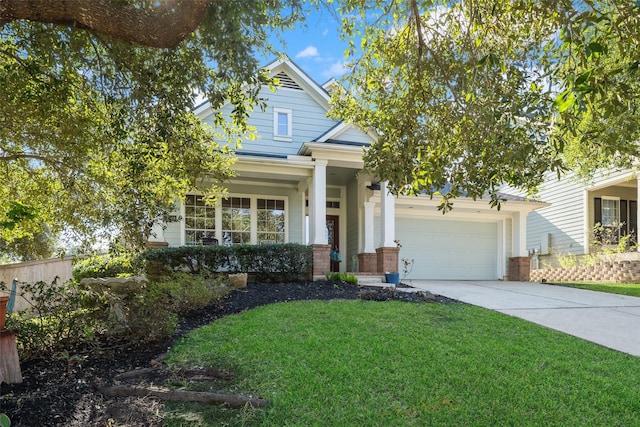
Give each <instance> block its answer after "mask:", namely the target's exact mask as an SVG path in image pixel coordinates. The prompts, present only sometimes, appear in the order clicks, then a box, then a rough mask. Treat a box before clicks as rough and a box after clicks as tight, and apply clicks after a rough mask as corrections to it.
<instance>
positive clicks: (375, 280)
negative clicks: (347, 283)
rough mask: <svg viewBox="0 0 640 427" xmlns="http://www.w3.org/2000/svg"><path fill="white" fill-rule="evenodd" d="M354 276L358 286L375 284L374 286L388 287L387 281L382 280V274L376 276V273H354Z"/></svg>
mask: <svg viewBox="0 0 640 427" xmlns="http://www.w3.org/2000/svg"><path fill="white" fill-rule="evenodd" d="M356 277H357V278H358V285H359V286H375V287H384V288H386V287H389V284H388V283H385V281H384V275H382V276H378V275H366V276H363V275H360V274H356Z"/></svg>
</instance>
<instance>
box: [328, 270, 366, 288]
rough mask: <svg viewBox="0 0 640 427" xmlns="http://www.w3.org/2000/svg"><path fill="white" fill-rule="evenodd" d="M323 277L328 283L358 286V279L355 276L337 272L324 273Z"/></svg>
mask: <svg viewBox="0 0 640 427" xmlns="http://www.w3.org/2000/svg"><path fill="white" fill-rule="evenodd" d="M324 277H325V278H326V279H327V280H329V281H337V282H343V283H351V284H352V285H357V284H358V278H357V277H356V275H355V274H348V273H339V272H326V273H325V274H324Z"/></svg>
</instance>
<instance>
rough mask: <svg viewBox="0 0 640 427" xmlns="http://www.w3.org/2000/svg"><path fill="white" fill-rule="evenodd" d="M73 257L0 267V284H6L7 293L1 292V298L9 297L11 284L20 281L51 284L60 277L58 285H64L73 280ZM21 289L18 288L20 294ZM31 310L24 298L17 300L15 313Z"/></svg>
mask: <svg viewBox="0 0 640 427" xmlns="http://www.w3.org/2000/svg"><path fill="white" fill-rule="evenodd" d="M72 262H73V257H70V256H68V257H65V258H51V259H45V260H38V261H28V262H20V263H16V264H4V265H0V282H4V284H5V285H6V287H7V291H4V292H3V291H0V296H2V295H9V290H10V289H11V282H12V281H13V279H18V282H25V283H36V282H40V281H43V282H46V283H51V282H52V281H53V279H55V278H56V277H58V283H64V282H67V281H69V280H71V264H72ZM19 292H20V289H19V288H18V293H19ZM26 308H29V303H28V302H27V301H25V300H24V299H23V298H20V297H18V298H16V301H15V306H14V309H13V311H21V310H24V309H26Z"/></svg>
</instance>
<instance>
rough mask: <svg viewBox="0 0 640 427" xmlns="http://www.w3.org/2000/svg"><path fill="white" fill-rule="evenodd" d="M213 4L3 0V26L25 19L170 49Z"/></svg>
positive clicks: (201, 0) (192, 0) (196, 0)
mask: <svg viewBox="0 0 640 427" xmlns="http://www.w3.org/2000/svg"><path fill="white" fill-rule="evenodd" d="M156 3H159V4H156ZM210 4H211V0H158V1H152V0H145V1H141V2H140V1H139V2H137V4H131V5H129V4H125V5H122V6H118V5H117V2H114V1H112V0H91V1H86V0H65V1H52V0H30V1H24V0H0V26H2V25H4V24H7V23H10V22H12V21H16V20H23V19H24V20H29V21H35V22H42V23H48V24H57V25H64V26H70V27H76V28H82V29H88V30H92V31H95V32H97V33H100V34H105V35H108V36H112V37H115V38H118V39H122V40H126V41H129V42H132V43H137V44H140V45H143V46H149V47H157V48H170V47H175V46H177V45H178V44H179V43H180V42H181V41H182V40H183V39H184V38H185V37H187V35H189V34H190V33H192V32H193V31H195V29H196V28H198V26H199V25H200V23H201V22H202V19H203V18H204V17H205V16H206V14H207V11H208V10H209V6H210Z"/></svg>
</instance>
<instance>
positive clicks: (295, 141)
mask: <svg viewBox="0 0 640 427" xmlns="http://www.w3.org/2000/svg"><path fill="white" fill-rule="evenodd" d="M260 96H261V97H263V98H267V99H268V103H267V104H268V106H267V108H266V109H265V111H264V112H263V111H261V110H259V109H257V110H255V111H254V112H253V113H251V116H250V117H249V120H248V124H249V125H250V126H254V127H255V129H256V130H255V134H256V135H258V138H257V139H256V140H254V141H243V142H242V148H241V149H239V150H238V152H240V153H242V152H246V153H264V154H271V155H273V154H274V153H277V154H279V155H296V154H298V150H300V147H301V146H302V144H304V143H305V142H309V141H314V140H315V139H316V138H318V137H319V136H320V135H322V134H324V133H325V132H326V131H327V130H329V129H331V128H332V127H333V126H335V125H336V124H337V123H338V121H336V120H333V119H329V118H328V117H327V116H326V114H327V112H326V110H325V109H324V108H323V107H322V106H321V105H319V104H318V103H317V102H316V101H315V100H314V99H313V98H311V96H309V95H308V94H307V93H306V92H304V91H301V90H295V89H287V88H280V89H278V90H277V91H276V92H272V91H271V90H270V89H268V88H263V89H262V90H261V91H260ZM274 108H285V109H290V110H291V111H292V140H291V141H278V140H274V138H273V109H274ZM222 110H223V112H224V113H226V115H228V112H230V111H231V106H229V105H227V106H225V107H223V109H222ZM203 121H204V122H205V123H208V124H209V125H210V126H212V127H213V115H212V114H209V115H207V116H205V117H204V118H203Z"/></svg>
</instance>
